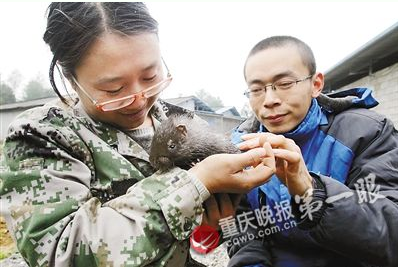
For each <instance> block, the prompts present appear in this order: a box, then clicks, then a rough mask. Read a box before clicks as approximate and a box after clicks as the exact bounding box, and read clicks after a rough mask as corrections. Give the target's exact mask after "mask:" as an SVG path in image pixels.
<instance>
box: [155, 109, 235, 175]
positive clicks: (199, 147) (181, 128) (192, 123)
mask: <svg viewBox="0 0 398 267" xmlns="http://www.w3.org/2000/svg"><path fill="white" fill-rule="evenodd" d="M219 153H229V154H232V153H233V154H236V153H240V150H239V149H238V148H237V147H236V146H235V145H234V144H232V143H231V141H230V140H229V139H228V138H227V137H226V136H223V135H222V134H218V133H215V132H214V131H213V130H211V129H210V127H209V126H208V125H207V124H206V122H204V121H202V120H201V119H199V118H198V117H195V116H194V113H187V114H180V115H172V116H170V117H169V118H168V119H167V120H165V121H163V122H162V123H161V125H160V126H159V128H158V129H157V130H156V131H155V134H154V136H153V139H152V143H151V149H150V152H149V161H150V163H151V165H152V166H153V167H154V168H155V169H157V170H160V171H161V172H165V171H167V170H169V169H171V168H173V167H174V166H177V167H180V168H182V169H185V170H188V169H190V168H191V167H192V166H193V165H194V164H195V163H197V162H199V161H201V160H203V159H205V158H206V157H208V156H210V155H213V154H219Z"/></svg>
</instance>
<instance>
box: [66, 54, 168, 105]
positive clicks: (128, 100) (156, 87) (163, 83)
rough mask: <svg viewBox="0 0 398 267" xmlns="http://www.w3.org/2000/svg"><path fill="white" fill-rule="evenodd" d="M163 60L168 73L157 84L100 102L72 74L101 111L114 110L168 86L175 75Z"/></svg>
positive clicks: (80, 87)
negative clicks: (172, 74)
mask: <svg viewBox="0 0 398 267" xmlns="http://www.w3.org/2000/svg"><path fill="white" fill-rule="evenodd" d="M162 62H163V64H164V66H165V67H166V71H167V75H166V78H165V79H163V80H161V81H160V82H158V83H157V84H154V85H152V86H150V87H149V88H147V89H144V90H142V91H141V92H138V93H135V94H131V95H128V96H124V97H121V98H117V99H110V100H106V101H102V102H99V101H98V100H96V99H95V98H93V97H91V96H90V95H89V94H88V93H87V91H86V90H84V89H83V87H82V86H81V85H80V84H79V83H78V82H77V80H76V79H75V77H73V76H72V79H73V81H74V82H75V84H76V85H77V86H78V87H79V89H80V90H81V91H82V92H83V93H84V94H85V95H86V96H87V97H88V98H89V99H90V100H91V102H92V103H93V104H94V105H95V106H96V107H97V109H99V110H101V111H113V110H117V109H121V108H124V107H127V106H129V105H131V104H132V103H133V102H134V101H135V100H136V99H137V98H138V97H145V98H149V97H151V96H154V95H156V94H159V93H160V92H162V91H163V90H164V89H166V87H167V86H169V84H170V83H171V81H172V80H173V77H172V76H171V74H170V71H169V69H168V68H167V65H166V63H165V62H164V60H163V59H162Z"/></svg>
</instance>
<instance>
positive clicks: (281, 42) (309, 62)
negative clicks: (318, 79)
mask: <svg viewBox="0 0 398 267" xmlns="http://www.w3.org/2000/svg"><path fill="white" fill-rule="evenodd" d="M288 45H293V46H295V47H296V48H297V50H298V51H299V53H300V56H301V59H302V61H303V63H304V65H305V66H306V67H307V68H308V70H309V72H310V74H314V73H315V72H316V63H315V57H314V54H313V53H312V50H311V48H310V47H309V46H308V45H307V44H306V43H304V42H303V41H301V40H299V39H297V38H295V37H292V36H272V37H269V38H266V39H264V40H261V41H260V42H258V43H257V44H256V45H255V46H254V47H253V48H252V50H250V53H249V55H248V57H247V58H249V57H251V56H253V55H255V54H257V53H258V52H261V51H263V50H266V49H269V48H279V47H284V46H288Z"/></svg>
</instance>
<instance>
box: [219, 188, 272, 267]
mask: <svg viewBox="0 0 398 267" xmlns="http://www.w3.org/2000/svg"><path fill="white" fill-rule="evenodd" d="M250 211H251V208H250V204H249V203H248V200H247V196H246V195H244V196H243V197H242V200H241V202H240V203H239V207H238V209H237V211H236V214H237V215H239V214H241V213H243V212H250ZM255 226H256V227H257V229H254V228H253V227H247V231H246V232H243V233H239V234H238V235H234V236H232V237H230V238H229V239H228V240H226V244H227V250H228V255H229V257H230V261H229V262H228V267H243V266H247V267H249V266H263V267H268V266H271V254H270V251H268V249H267V247H268V246H266V244H267V241H266V240H265V238H264V237H263V238H260V236H261V235H259V234H258V231H261V230H262V229H260V228H259V226H258V225H257V224H256V225H255ZM248 235H252V237H254V238H247V236H248ZM249 239H252V240H249Z"/></svg>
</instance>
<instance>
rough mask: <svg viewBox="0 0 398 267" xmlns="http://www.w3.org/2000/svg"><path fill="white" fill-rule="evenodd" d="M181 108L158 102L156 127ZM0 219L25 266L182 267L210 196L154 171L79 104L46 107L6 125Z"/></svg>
mask: <svg viewBox="0 0 398 267" xmlns="http://www.w3.org/2000/svg"><path fill="white" fill-rule="evenodd" d="M173 112H183V111H182V109H180V108H178V107H175V106H171V105H168V104H166V103H164V102H162V101H158V102H157V103H155V105H154V107H153V108H152V110H151V115H152V116H153V118H155V119H157V120H158V121H162V120H163V119H164V118H166V116H167V115H168V114H171V113H173ZM0 166H1V167H0V171H1V183H0V197H1V214H2V215H3V216H4V217H5V218H6V221H7V225H8V227H9V228H10V230H11V232H12V233H13V235H14V238H15V240H16V242H17V247H18V249H19V251H20V252H21V254H22V256H23V257H24V258H25V260H26V261H27V262H28V263H29V264H30V265H31V266H57V267H59V266H184V265H185V264H186V261H187V255H188V254H189V243H188V241H187V240H188V237H189V235H190V234H191V232H192V230H193V228H194V227H195V226H196V225H199V224H200V223H201V219H202V213H203V209H202V203H203V201H204V200H205V199H206V198H207V197H208V194H209V193H208V191H207V189H206V188H204V187H203V185H202V184H201V183H200V182H198V180H196V179H195V178H193V177H190V176H189V175H188V173H187V171H185V170H181V169H179V168H175V169H173V170H171V171H170V172H168V173H166V174H159V173H156V172H154V170H153V169H152V167H151V166H150V165H149V161H148V154H147V153H146V151H145V150H144V149H143V148H142V147H141V146H140V145H139V144H137V143H136V142H135V141H134V140H133V139H132V138H130V137H129V136H128V135H127V134H125V133H124V132H122V131H120V130H118V129H116V128H114V127H112V126H110V125H107V124H104V123H101V122H94V121H93V120H91V119H90V118H89V117H88V116H87V115H86V113H85V112H84V110H83V109H82V107H81V106H80V104H77V105H74V106H72V107H67V106H65V105H61V104H60V103H56V104H55V103H53V104H52V103H49V104H47V105H45V106H43V107H38V108H34V109H31V110H28V111H26V112H24V113H22V114H21V115H20V116H18V117H17V119H16V120H15V121H14V122H13V123H12V124H11V125H10V128H9V132H8V136H7V138H6V140H5V142H4V152H3V159H2V163H1V165H0Z"/></svg>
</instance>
